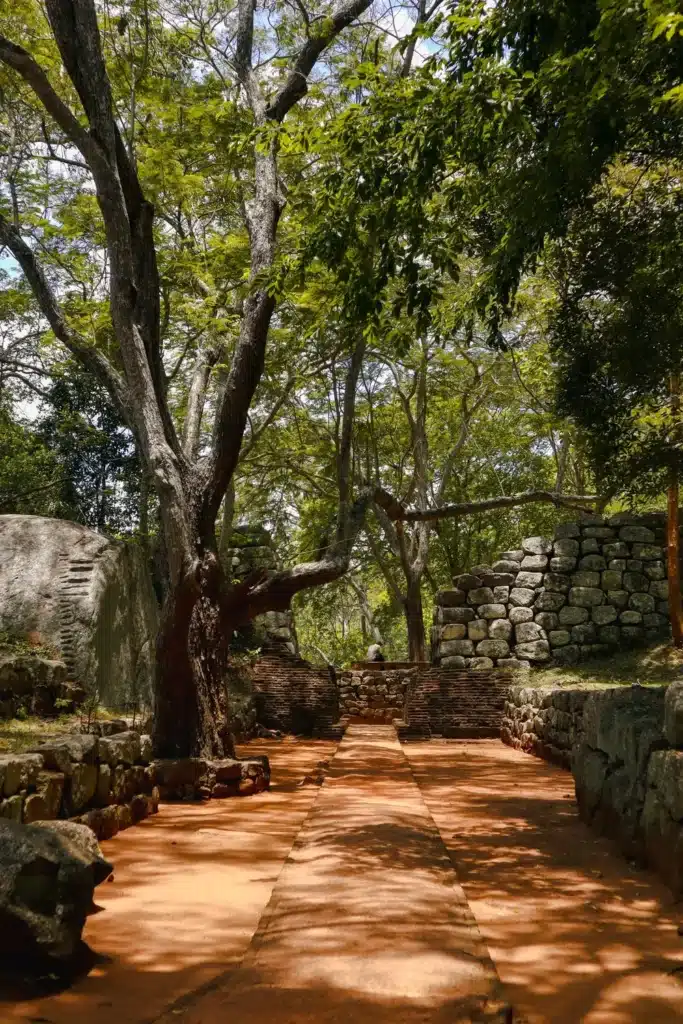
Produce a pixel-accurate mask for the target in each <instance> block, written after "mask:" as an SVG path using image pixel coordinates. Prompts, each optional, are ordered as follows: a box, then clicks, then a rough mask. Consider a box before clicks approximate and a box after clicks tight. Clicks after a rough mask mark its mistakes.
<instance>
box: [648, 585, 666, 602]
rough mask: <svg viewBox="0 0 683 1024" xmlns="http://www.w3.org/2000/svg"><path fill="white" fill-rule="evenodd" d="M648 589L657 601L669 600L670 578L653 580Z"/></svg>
mask: <svg viewBox="0 0 683 1024" xmlns="http://www.w3.org/2000/svg"><path fill="white" fill-rule="evenodd" d="M648 590H649V593H650V594H652V596H653V597H654V599H655V601H668V599H669V581H668V580H652V581H651V583H650V586H649V588H648Z"/></svg>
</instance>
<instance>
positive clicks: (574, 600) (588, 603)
mask: <svg viewBox="0 0 683 1024" xmlns="http://www.w3.org/2000/svg"><path fill="white" fill-rule="evenodd" d="M604 600H605V593H604V591H602V590H598V589H597V588H596V587H572V588H571V590H570V591H569V603H570V604H571V605H574V607H575V608H596V607H597V606H598V605H600V604H603V603H604Z"/></svg>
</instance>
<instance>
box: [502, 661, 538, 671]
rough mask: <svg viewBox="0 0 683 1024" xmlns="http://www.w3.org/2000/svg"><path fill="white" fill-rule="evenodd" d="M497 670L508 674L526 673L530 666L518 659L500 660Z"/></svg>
mask: <svg viewBox="0 0 683 1024" xmlns="http://www.w3.org/2000/svg"><path fill="white" fill-rule="evenodd" d="M498 668H500V669H504V670H507V671H509V672H528V671H529V669H530V668H531V665H530V663H529V662H528V661H521V660H520V659H519V658H500V659H499V661H498Z"/></svg>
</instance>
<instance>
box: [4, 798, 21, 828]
mask: <svg viewBox="0 0 683 1024" xmlns="http://www.w3.org/2000/svg"><path fill="white" fill-rule="evenodd" d="M23 816H24V798H23V796H22V795H21V793H15V794H14V796H8V797H7V799H6V800H1V801H0V818H7V819H8V820H9V821H19V822H20V821H21V820H22V818H23Z"/></svg>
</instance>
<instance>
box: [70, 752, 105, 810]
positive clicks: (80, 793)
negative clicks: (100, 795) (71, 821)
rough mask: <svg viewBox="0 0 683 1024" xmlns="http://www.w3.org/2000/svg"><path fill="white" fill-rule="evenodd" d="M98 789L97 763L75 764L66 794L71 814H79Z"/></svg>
mask: <svg viewBox="0 0 683 1024" xmlns="http://www.w3.org/2000/svg"><path fill="white" fill-rule="evenodd" d="M96 789H97V765H96V764H82V763H81V764H74V765H73V766H72V769H71V775H70V776H68V778H67V785H66V790H65V794H64V798H65V801H66V803H67V806H68V808H69V814H70V815H73V814H78V813H79V811H82V810H83V809H84V808H85V807H87V805H88V804H89V803H90V801H91V800H92V798H93V797H94V795H95V790H96Z"/></svg>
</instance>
